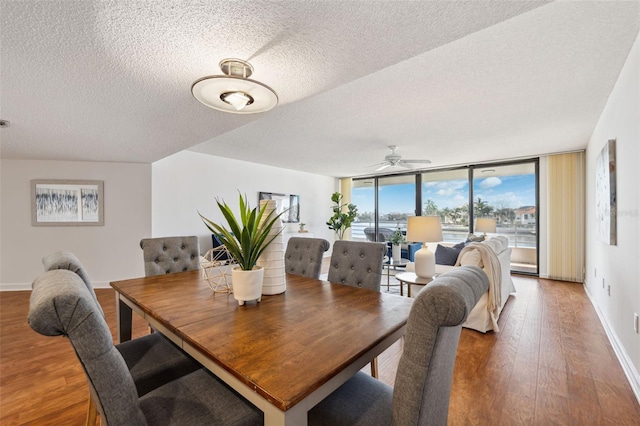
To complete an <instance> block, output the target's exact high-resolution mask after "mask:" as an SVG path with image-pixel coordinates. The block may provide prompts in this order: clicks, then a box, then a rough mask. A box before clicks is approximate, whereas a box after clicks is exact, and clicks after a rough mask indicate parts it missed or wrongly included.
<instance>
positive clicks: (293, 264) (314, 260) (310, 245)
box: [284, 237, 329, 279]
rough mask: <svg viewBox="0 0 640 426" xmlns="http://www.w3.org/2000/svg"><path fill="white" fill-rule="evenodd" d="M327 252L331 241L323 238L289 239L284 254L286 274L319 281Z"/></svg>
mask: <svg viewBox="0 0 640 426" xmlns="http://www.w3.org/2000/svg"><path fill="white" fill-rule="evenodd" d="M327 250H329V241H327V240H325V239H322V238H301V237H292V238H289V242H287V250H286V251H285V253H284V269H285V272H286V273H288V274H296V275H302V276H303V277H309V278H315V279H318V278H319V277H320V269H321V268H322V256H323V254H324V252H325V251H327Z"/></svg>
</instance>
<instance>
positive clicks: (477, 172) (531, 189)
mask: <svg viewBox="0 0 640 426" xmlns="http://www.w3.org/2000/svg"><path fill="white" fill-rule="evenodd" d="M537 164H538V163H537V160H531V161H525V162H517V163H509V164H506V163H505V164H495V165H482V166H468V167H463V168H460V169H453V170H437V171H431V172H419V173H407V174H398V175H390V176H378V177H369V178H363V179H354V180H353V192H352V202H353V203H354V204H355V205H356V206H358V218H357V220H356V222H355V223H354V224H353V229H352V237H353V239H354V240H360V241H367V240H368V241H376V240H378V241H379V240H380V234H381V233H382V234H384V233H385V232H386V233H389V232H391V231H393V230H394V229H395V228H396V227H400V228H401V229H402V230H406V224H407V217H408V216H412V215H415V214H420V215H424V216H430V215H437V216H440V220H441V222H442V231H443V238H444V241H445V242H450V243H454V242H460V241H464V240H466V238H467V236H468V234H469V233H472V232H474V223H475V220H476V219H477V218H493V219H495V222H496V234H497V235H504V236H505V237H507V238H508V239H509V246H510V247H511V249H512V256H511V259H512V265H511V267H512V271H517V272H524V273H534V274H535V273H537V272H538V267H537V264H538V262H537V260H538V254H537V241H538V238H537V227H538V209H537V205H538V200H537ZM416 188H419V190H418V191H417V190H416ZM469 206H472V208H471V209H470V208H469ZM376 232H377V234H376ZM476 233H482V232H476ZM376 235H378V237H376Z"/></svg>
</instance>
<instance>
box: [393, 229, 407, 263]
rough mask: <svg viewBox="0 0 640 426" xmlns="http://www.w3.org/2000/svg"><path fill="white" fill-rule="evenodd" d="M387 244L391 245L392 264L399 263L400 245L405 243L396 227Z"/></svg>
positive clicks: (400, 231)
mask: <svg viewBox="0 0 640 426" xmlns="http://www.w3.org/2000/svg"><path fill="white" fill-rule="evenodd" d="M389 242H390V243H391V258H392V259H393V261H394V262H399V261H400V258H401V257H402V256H401V253H402V252H401V250H400V244H402V243H404V242H406V241H405V239H404V235H403V234H402V230H400V227H399V226H398V227H397V228H396V230H395V231H393V234H391V237H389Z"/></svg>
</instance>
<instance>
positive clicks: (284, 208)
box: [258, 192, 300, 223]
mask: <svg viewBox="0 0 640 426" xmlns="http://www.w3.org/2000/svg"><path fill="white" fill-rule="evenodd" d="M260 200H276V201H277V202H278V213H282V212H285V213H284V214H283V215H282V216H281V217H282V221H283V222H285V223H298V222H300V196H299V195H294V194H278V193H275V192H260V193H259V194H258V201H260Z"/></svg>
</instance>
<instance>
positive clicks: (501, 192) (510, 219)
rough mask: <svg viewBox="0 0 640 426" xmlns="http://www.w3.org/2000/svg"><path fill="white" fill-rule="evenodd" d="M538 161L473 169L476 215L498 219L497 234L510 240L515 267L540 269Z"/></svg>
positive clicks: (520, 269) (521, 270)
mask: <svg viewBox="0 0 640 426" xmlns="http://www.w3.org/2000/svg"><path fill="white" fill-rule="evenodd" d="M536 198H537V197H536V163H531V162H528V163H518V164H510V165H503V166H500V165H498V166H483V167H477V168H474V169H473V208H474V211H473V213H474V217H475V218H478V217H490V218H493V219H495V221H496V234H498V235H504V236H505V237H507V238H508V239H509V247H511V270H512V271H518V272H533V273H537V272H538V266H537V265H538V253H537V249H538V244H537V240H538V238H537V235H536V234H537V232H536V230H537V222H538V219H537V218H538V215H537V208H536V206H537V202H536Z"/></svg>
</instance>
